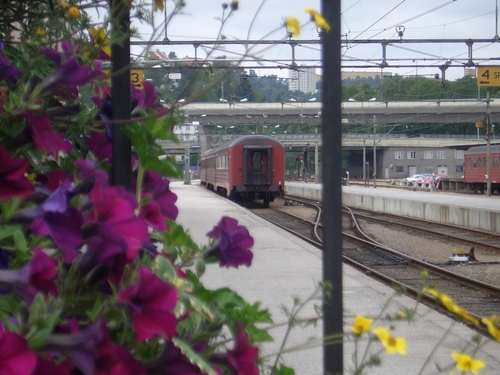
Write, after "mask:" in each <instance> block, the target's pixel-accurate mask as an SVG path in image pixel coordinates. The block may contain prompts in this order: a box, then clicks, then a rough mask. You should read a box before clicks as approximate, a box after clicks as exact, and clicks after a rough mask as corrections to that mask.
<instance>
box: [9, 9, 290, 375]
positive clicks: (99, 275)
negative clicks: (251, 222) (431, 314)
mask: <svg viewBox="0 0 500 375" xmlns="http://www.w3.org/2000/svg"><path fill="white" fill-rule="evenodd" d="M96 3H97V2H96ZM162 3H163V2H162ZM51 4H52V3H51ZM31 5H32V8H30V11H27V10H25V9H24V8H23V7H17V3H16V2H13V3H12V5H11V9H9V10H7V12H11V14H12V15H15V16H16V17H17V19H16V21H19V22H20V24H21V25H23V27H24V28H23V30H22V35H18V36H20V37H21V39H22V40H24V41H25V42H24V43H19V44H12V43H7V41H8V40H9V38H10V37H12V36H13V35H12V32H14V27H12V28H10V29H8V32H6V33H4V34H3V35H2V37H1V38H0V40H4V41H5V42H1V43H0V85H1V86H2V96H0V214H1V226H0V290H1V293H2V297H1V299H0V353H1V354H0V373H9V374H13V375H22V374H86V375H90V374H114V375H117V374H134V375H137V374H190V375H191V374H247V375H255V374H258V373H260V370H259V366H261V365H262V363H261V359H259V349H258V346H257V345H258V344H259V343H260V342H264V341H269V340H270V339H271V336H270V335H269V334H268V332H267V331H266V330H264V329H262V328H260V327H259V326H258V325H259V324H260V323H271V322H272V320H271V316H270V314H269V312H268V310H266V309H264V308H262V307H261V306H260V304H258V303H257V304H253V305H252V304H249V303H248V302H246V301H245V300H244V299H243V298H241V297H240V296H239V295H238V294H237V293H235V292H234V291H232V290H231V289H229V288H221V289H217V290H209V289H206V288H205V287H204V286H203V284H202V282H201V281H200V277H201V276H202V275H203V273H204V270H205V266H206V264H209V263H219V265H220V266H221V267H235V268H238V267H239V266H242V265H245V266H247V267H248V266H250V265H251V263H252V256H253V255H252V252H251V250H250V248H251V247H252V246H253V238H252V237H251V236H250V234H249V232H248V230H247V229H246V228H245V227H243V226H241V225H239V224H238V222H237V221H236V220H235V219H233V218H230V217H222V218H221V220H220V222H219V223H218V224H217V225H215V226H214V228H213V230H211V231H210V232H209V233H208V234H207V236H208V237H209V238H210V244H209V245H210V246H202V247H199V246H198V245H197V244H195V243H194V242H193V241H192V239H191V238H190V236H189V235H188V234H187V233H186V231H185V230H184V229H183V228H182V227H181V226H180V225H178V224H177V223H176V222H175V219H176V217H177V214H178V209H177V207H176V205H175V203H176V200H177V197H176V195H175V194H174V193H173V192H172V191H171V190H170V187H169V180H168V178H177V177H180V175H181V171H180V169H179V168H178V167H177V165H176V163H175V161H174V160H173V159H172V158H171V157H167V158H166V159H162V158H159V156H161V155H163V154H164V153H163V150H162V149H161V147H160V146H159V145H158V144H156V143H155V141H156V140H157V139H171V140H176V137H175V135H174V134H173V132H172V128H173V125H174V124H175V123H176V116H174V114H173V111H171V110H169V109H165V108H164V107H163V106H161V105H159V94H158V93H157V91H156V90H155V87H154V86H153V84H151V83H150V82H147V81H146V82H144V83H143V89H141V90H138V89H136V88H135V87H134V86H131V107H132V112H131V118H132V120H131V121H129V122H128V123H127V124H126V125H124V127H123V131H124V132H125V133H126V134H127V135H128V136H129V138H130V140H131V142H132V146H133V149H134V155H133V157H132V160H130V163H132V166H133V167H132V170H133V176H130V178H131V180H133V181H134V184H133V186H134V188H133V189H132V191H126V190H125V189H124V188H123V187H120V186H113V185H112V184H111V183H110V180H109V171H110V168H112V165H113V160H112V157H113V155H112V152H111V151H112V138H113V133H114V128H113V126H114V125H113V124H114V123H113V112H112V106H113V101H112V96H113V93H112V91H111V88H110V87H109V86H108V85H107V84H106V83H105V82H104V78H105V77H106V75H105V73H104V72H103V71H102V70H101V65H100V63H99V62H98V60H97V59H98V58H100V59H102V58H109V55H110V53H111V50H110V48H109V43H110V40H111V39H112V38H113V36H111V37H110V38H111V39H110V38H108V36H106V33H105V31H104V28H97V29H96V28H94V27H91V25H90V19H89V18H88V17H86V15H85V12H84V9H85V4H84V3H82V4H80V5H78V4H76V3H73V2H71V3H68V2H65V1H59V2H58V3H57V2H56V3H55V4H52V8H51V7H50V6H49V5H46V4H44V2H41V1H40V2H38V1H36V2H33V4H31ZM91 5H92V3H91V2H89V3H88V4H86V6H91ZM100 6H103V4H100ZM138 9H140V7H138ZM31 11H33V12H34V11H40V12H42V13H43V14H45V15H47V17H48V19H49V21H50V22H49V23H48V24H43V23H41V22H37V21H33V20H32V19H31V18H30V14H31V13H29V12H31ZM60 18H62V19H63V20H64V22H60V21H59V19H60ZM48 25H50V27H53V29H51V28H50V27H48ZM75 35H77V37H75ZM92 91H93V94H92ZM89 98H90V99H91V100H89ZM279 371H286V367H285V366H281V367H279V368H278V367H276V369H275V373H279Z"/></svg>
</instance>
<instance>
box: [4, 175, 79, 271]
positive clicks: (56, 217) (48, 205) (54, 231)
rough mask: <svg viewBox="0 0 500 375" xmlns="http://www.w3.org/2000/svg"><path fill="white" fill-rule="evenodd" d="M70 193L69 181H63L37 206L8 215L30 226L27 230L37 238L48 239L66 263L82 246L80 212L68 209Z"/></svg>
mask: <svg viewBox="0 0 500 375" xmlns="http://www.w3.org/2000/svg"><path fill="white" fill-rule="evenodd" d="M72 194H73V186H72V184H71V182H69V181H65V182H64V183H62V184H61V186H60V187H59V188H57V189H56V190H55V191H54V192H52V193H51V194H50V196H49V197H48V198H47V199H46V200H45V201H44V202H43V203H42V204H41V205H39V206H37V207H34V208H26V209H23V210H19V211H18V212H16V213H15V214H14V215H13V216H12V221H13V222H25V223H31V226H30V229H31V230H32V231H33V233H35V234H36V235H37V236H50V237H51V238H52V240H53V241H54V244H56V246H57V247H58V248H59V249H60V250H61V251H62V252H63V254H64V256H65V258H66V262H68V263H70V262H72V261H73V259H74V258H75V257H76V256H77V255H78V249H79V248H80V246H81V245H82V244H83V238H82V234H81V230H80V228H81V226H82V225H83V223H84V219H83V215H82V213H81V212H80V211H79V210H78V209H76V208H72V207H70V202H69V201H70V198H71V196H72Z"/></svg>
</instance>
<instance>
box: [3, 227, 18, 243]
mask: <svg viewBox="0 0 500 375" xmlns="http://www.w3.org/2000/svg"><path fill="white" fill-rule="evenodd" d="M21 228H22V227H21V226H20V225H2V226H1V227H0V241H1V240H3V239H5V238H8V237H12V236H13V235H14V233H16V232H20V231H21Z"/></svg>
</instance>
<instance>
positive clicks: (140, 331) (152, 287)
mask: <svg viewBox="0 0 500 375" xmlns="http://www.w3.org/2000/svg"><path fill="white" fill-rule="evenodd" d="M116 300H117V301H118V302H123V303H126V304H127V306H128V307H129V309H130V311H131V313H132V325H133V328H134V331H135V333H136V334H137V338H136V340H137V341H144V340H147V339H151V338H153V337H155V336H160V337H165V338H172V337H173V336H174V335H175V333H176V327H177V318H176V317H175V315H174V314H173V311H174V308H175V305H176V304H177V291H176V290H175V288H174V287H172V286H171V285H169V284H167V283H165V282H164V281H162V280H160V279H159V278H158V276H156V275H155V274H154V273H153V272H152V271H150V270H149V269H148V268H146V267H141V268H139V280H138V281H137V282H136V283H135V284H134V285H132V286H130V287H128V288H126V289H124V290H122V291H121V292H120V293H118V296H117V299H116Z"/></svg>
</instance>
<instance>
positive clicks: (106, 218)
mask: <svg viewBox="0 0 500 375" xmlns="http://www.w3.org/2000/svg"><path fill="white" fill-rule="evenodd" d="M89 199H90V201H91V202H92V203H93V205H94V209H93V211H92V212H91V213H90V214H89V216H88V220H89V221H91V222H93V223H95V224H97V225H98V226H105V227H106V230H107V231H111V233H116V234H117V235H120V236H122V237H123V238H124V239H125V241H126V243H127V247H128V248H127V257H128V259H130V260H131V259H134V257H135V256H136V255H137V252H138V251H139V248H140V247H141V245H143V244H146V243H149V236H148V227H147V225H146V223H145V222H144V220H142V219H140V218H138V217H136V216H135V212H134V209H135V207H136V206H137V202H136V201H135V199H134V201H133V203H131V200H132V199H133V198H132V197H131V196H130V195H126V193H124V192H122V191H121V190H120V189H119V188H114V187H107V186H104V185H103V184H102V183H101V182H99V181H97V182H96V184H95V186H94V188H93V189H92V191H91V192H90V196H89Z"/></svg>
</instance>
